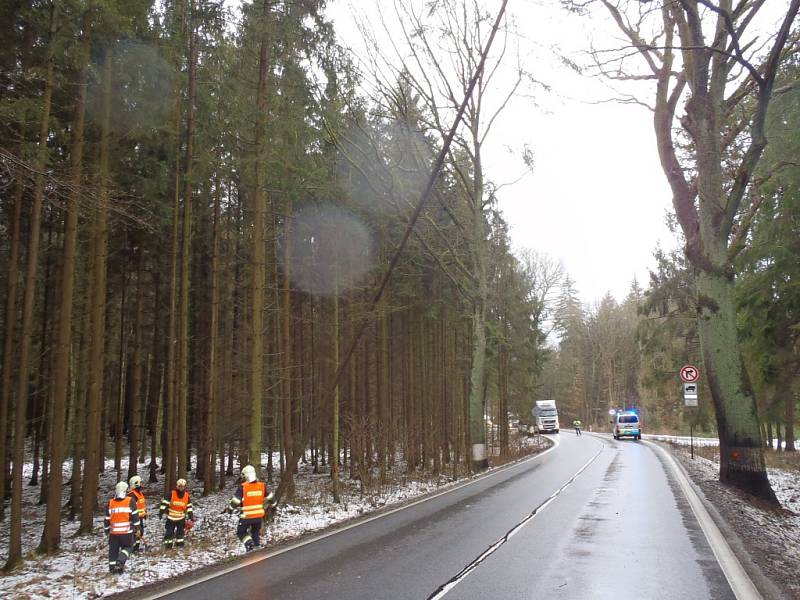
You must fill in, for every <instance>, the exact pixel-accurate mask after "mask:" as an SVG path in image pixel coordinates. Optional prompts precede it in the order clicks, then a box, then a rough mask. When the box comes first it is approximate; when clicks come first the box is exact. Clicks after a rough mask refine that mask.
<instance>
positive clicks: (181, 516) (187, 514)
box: [158, 479, 194, 550]
mask: <svg viewBox="0 0 800 600" xmlns="http://www.w3.org/2000/svg"><path fill="white" fill-rule="evenodd" d="M164 513H166V514H167V526H166V530H165V533H164V549H165V550H167V549H170V548H174V547H175V546H178V547H179V548H182V547H183V542H184V538H183V536H184V533H183V532H184V530H185V528H186V522H187V521H189V522H191V523H194V511H193V510H192V501H191V499H190V498H189V491H188V490H187V489H186V480H185V479H178V481H177V482H176V483H175V488H174V489H173V490H172V492H171V493H170V495H169V498H164V499H163V500H162V501H161V507H160V508H159V509H158V518H159V520H160V519H161V518H162V517H163V516H164Z"/></svg>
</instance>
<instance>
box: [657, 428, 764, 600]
mask: <svg viewBox="0 0 800 600" xmlns="http://www.w3.org/2000/svg"><path fill="white" fill-rule="evenodd" d="M645 443H646V444H647V445H648V446H651V447H652V448H656V449H657V450H658V451H659V452H660V453H661V455H662V456H663V457H664V458H665V459H666V461H667V464H668V465H669V466H670V469H671V470H672V472H673V474H674V475H675V479H676V480H677V481H678V485H679V486H680V488H681V490H682V491H683V495H684V496H685V498H686V500H687V501H688V502H689V506H690V507H691V508H692V512H693V513H694V516H695V518H696V519H697V522H698V523H699V524H700V528H701V529H702V530H703V533H704V534H705V536H706V540H708V545H709V546H711V550H712V551H713V552H714V556H715V557H716V559H717V562H718V563H719V566H720V567H721V568H722V572H723V573H724V574H725V578H726V579H727V580H728V585H730V586H731V590H732V591H733V593H734V595H735V596H736V598H737V600H761V599H762V596H761V593H760V592H759V591H758V588H756V586H755V584H753V580H752V579H750V576H749V575H748V574H747V571H745V570H744V567H742V563H740V562H739V559H738V558H736V555H735V554H734V553H733V551H732V550H731V547H730V546H729V545H728V542H727V541H726V540H725V537H724V536H723V535H722V532H721V531H720V530H719V527H717V524H716V523H715V522H714V519H712V518H711V515H710V514H708V511H707V510H706V507H705V506H703V501H702V500H700V497H699V496H698V495H697V493H696V492H695V491H694V489H693V488H692V486H691V484H690V483H689V479H688V477H687V476H686V474H685V473H684V472H683V470H682V469H681V468H680V467H679V466H678V464H677V463H676V462H675V459H674V458H673V457H672V455H671V454H670V453H669V452H667V451H666V450H664V449H663V448H662V447H661V446H659V445H658V444H654V443H653V442H645Z"/></svg>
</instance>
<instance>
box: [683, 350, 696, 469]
mask: <svg viewBox="0 0 800 600" xmlns="http://www.w3.org/2000/svg"><path fill="white" fill-rule="evenodd" d="M680 376H681V381H683V405H684V406H694V407H696V406H697V380H698V379H700V369H698V368H697V367H695V366H694V365H684V366H683V367H681V372H680ZM692 416H694V415H692ZM689 448H690V449H691V455H692V459H694V419H692V420H691V421H689Z"/></svg>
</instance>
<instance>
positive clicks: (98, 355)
mask: <svg viewBox="0 0 800 600" xmlns="http://www.w3.org/2000/svg"><path fill="white" fill-rule="evenodd" d="M112 77H113V65H112V59H111V50H110V49H106V50H105V51H104V53H103V72H102V84H101V85H102V108H101V111H102V112H101V132H100V160H99V170H100V172H99V176H98V186H99V189H98V193H97V210H96V212H95V221H94V236H93V237H94V240H93V251H92V253H93V259H94V264H93V267H92V297H91V308H90V315H91V317H90V318H91V336H90V339H91V341H90V348H89V365H90V366H91V368H90V370H89V383H88V386H89V389H88V394H87V400H86V449H85V453H86V462H85V464H84V469H83V471H84V473H83V493H82V498H83V500H82V502H81V523H80V527H79V529H78V531H79V532H80V533H89V532H90V531H91V530H92V523H93V517H94V511H95V509H96V508H97V484H98V473H99V472H100V463H101V461H102V460H103V459H104V457H103V456H102V455H103V452H102V450H103V427H102V397H103V382H104V378H105V341H106V312H105V310H106V277H107V263H108V195H109V191H108V190H109V150H110V131H111V89H112Z"/></svg>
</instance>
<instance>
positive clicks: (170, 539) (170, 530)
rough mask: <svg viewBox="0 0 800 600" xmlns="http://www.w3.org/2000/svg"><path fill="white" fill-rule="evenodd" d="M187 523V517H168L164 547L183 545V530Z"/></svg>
mask: <svg viewBox="0 0 800 600" xmlns="http://www.w3.org/2000/svg"><path fill="white" fill-rule="evenodd" d="M185 525H186V519H185V518H184V519H179V520H177V521H173V520H172V519H167V528H166V533H164V547H165V548H171V547H172V546H173V545H176V546H179V547H180V546H183V541H184V540H183V531H184V529H183V528H184V526H185Z"/></svg>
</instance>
